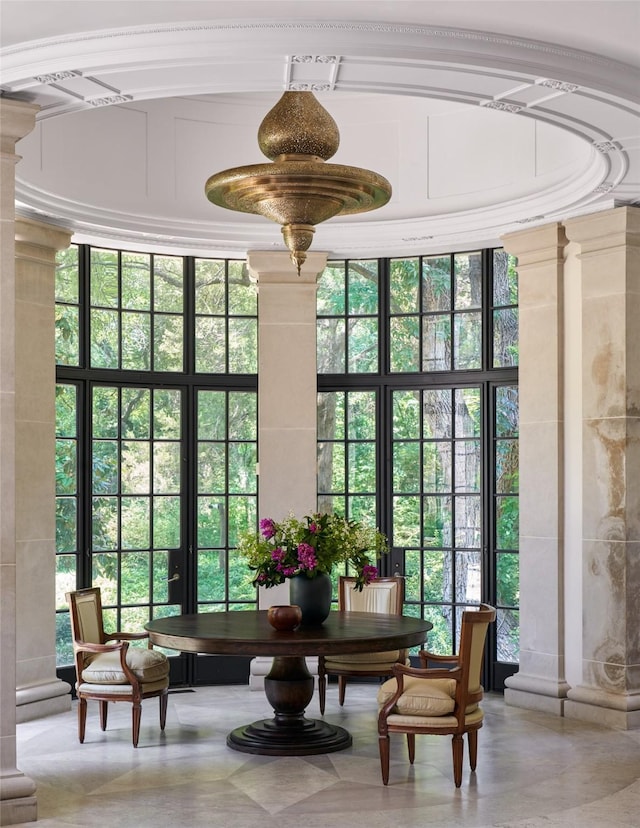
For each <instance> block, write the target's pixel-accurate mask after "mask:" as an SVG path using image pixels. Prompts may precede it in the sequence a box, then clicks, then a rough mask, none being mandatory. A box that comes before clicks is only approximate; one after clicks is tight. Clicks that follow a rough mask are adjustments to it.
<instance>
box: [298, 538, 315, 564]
mask: <svg viewBox="0 0 640 828" xmlns="http://www.w3.org/2000/svg"><path fill="white" fill-rule="evenodd" d="M298 561H299V562H300V566H301V567H302V569H315V568H316V566H317V565H318V559H317V557H316V551H315V549H314V548H313V546H310V545H309V544H308V543H300V544H298Z"/></svg>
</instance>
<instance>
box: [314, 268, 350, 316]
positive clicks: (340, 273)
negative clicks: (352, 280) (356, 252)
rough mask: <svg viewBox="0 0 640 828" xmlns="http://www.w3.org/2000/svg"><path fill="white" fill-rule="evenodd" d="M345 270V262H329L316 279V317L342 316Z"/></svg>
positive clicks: (343, 309)
mask: <svg viewBox="0 0 640 828" xmlns="http://www.w3.org/2000/svg"><path fill="white" fill-rule="evenodd" d="M345 269H346V268H345V262H329V263H328V264H327V266H326V267H325V269H324V271H323V273H322V275H321V276H320V278H319V279H318V292H317V296H316V307H317V313H318V316H343V315H344V313H345V298H344V297H345Z"/></svg>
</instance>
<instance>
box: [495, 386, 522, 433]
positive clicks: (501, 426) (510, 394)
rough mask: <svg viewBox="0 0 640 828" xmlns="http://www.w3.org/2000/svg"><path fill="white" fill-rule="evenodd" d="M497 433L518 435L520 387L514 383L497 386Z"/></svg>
mask: <svg viewBox="0 0 640 828" xmlns="http://www.w3.org/2000/svg"><path fill="white" fill-rule="evenodd" d="M496 434H497V436H498V437H517V435H518V389H517V387H516V386H514V385H505V386H503V387H501V388H496Z"/></svg>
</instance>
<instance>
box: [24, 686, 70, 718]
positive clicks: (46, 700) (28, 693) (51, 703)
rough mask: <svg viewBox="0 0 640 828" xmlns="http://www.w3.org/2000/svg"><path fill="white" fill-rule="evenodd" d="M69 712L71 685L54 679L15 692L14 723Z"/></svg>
mask: <svg viewBox="0 0 640 828" xmlns="http://www.w3.org/2000/svg"><path fill="white" fill-rule="evenodd" d="M68 710H71V685H70V684H67V682H66V681H61V680H60V679H55V681H48V682H47V683H46V684H37V685H33V686H30V687H20V688H18V689H17V690H16V722H17V723H18V724H19V723H21V722H30V721H32V720H33V719H41V718H42V717H43V716H53V715H54V714H56V713H66V712H67V711H68Z"/></svg>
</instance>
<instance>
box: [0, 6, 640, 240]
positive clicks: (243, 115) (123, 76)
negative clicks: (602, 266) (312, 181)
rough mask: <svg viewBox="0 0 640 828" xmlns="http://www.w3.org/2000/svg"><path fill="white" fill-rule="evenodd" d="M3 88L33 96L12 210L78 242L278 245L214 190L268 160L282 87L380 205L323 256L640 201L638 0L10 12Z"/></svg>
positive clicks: (328, 227)
mask: <svg viewBox="0 0 640 828" xmlns="http://www.w3.org/2000/svg"><path fill="white" fill-rule="evenodd" d="M0 42H1V44H2V50H1V51H0V67H1V70H2V74H1V76H0V79H1V81H2V83H1V87H0V88H1V89H2V91H3V94H5V95H9V96H11V97H14V98H19V99H23V100H28V101H33V102H36V103H38V104H39V105H40V107H41V109H40V113H39V116H38V123H37V126H36V129H35V130H34V132H33V133H32V134H31V135H29V136H27V137H26V138H25V139H23V141H21V142H20V143H19V145H18V152H19V153H20V154H21V155H22V156H23V160H22V161H21V162H20V164H19V165H18V167H17V179H18V180H17V198H18V200H19V210H20V212H21V213H23V214H26V215H33V216H38V217H40V218H44V219H45V220H51V221H56V222H58V223H63V224H65V225H66V226H68V227H70V228H71V229H73V230H74V231H75V234H76V236H75V238H76V240H78V241H81V240H88V241H94V242H97V243H106V244H114V243H115V244H118V245H123V246H129V247H137V248H138V249H140V248H142V247H144V246H147V245H148V246H149V247H152V248H156V249H157V248H158V247H162V248H169V249H172V250H176V251H182V252H193V253H197V254H202V255H223V256H234V255H241V256H244V255H245V253H246V251H247V250H248V249H256V248H262V249H268V248H283V249H284V246H283V243H282V240H281V236H280V232H279V228H278V227H277V225H275V224H272V223H271V222H269V221H267V220H266V219H263V218H260V217H256V216H248V215H245V214H241V213H235V212H230V211H227V210H223V209H222V208H218V207H214V206H213V205H211V204H210V203H209V202H208V201H207V200H206V198H205V196H204V182H205V181H206V179H207V178H208V177H209V176H210V175H211V174H212V173H214V172H219V171H220V170H223V169H226V168H228V167H232V166H237V165H242V164H250V163H260V162H261V161H263V160H264V159H263V157H262V156H261V155H260V152H259V149H258V146H257V139H256V136H257V130H258V126H259V124H260V121H261V120H262V118H263V117H264V115H265V114H266V112H267V111H268V110H269V109H270V108H271V106H273V104H275V102H276V101H277V99H278V97H279V95H280V94H281V93H282V92H283V91H284V90H286V89H312V90H317V96H318V98H319V99H320V100H321V102H322V103H323V105H324V106H325V107H326V108H327V109H328V110H329V111H330V113H331V114H332V115H333V117H334V118H335V120H336V121H337V123H338V126H339V128H340V134H341V144H340V149H339V151H338V153H337V154H336V156H335V157H334V159H332V160H333V161H335V162H337V163H343V164H349V165H354V166H363V167H367V168H369V169H372V170H375V171H376V172H379V173H381V174H382V175H384V176H385V177H386V178H388V179H389V180H390V181H391V183H392V186H393V196H392V199H391V201H390V203H389V204H388V205H387V206H385V207H383V208H382V209H380V210H378V211H376V212H375V213H368V214H364V215H362V216H354V217H350V218H348V219H347V218H345V219H339V218H336V219H332V220H330V221H329V222H325V223H324V224H322V225H319V226H318V228H317V230H316V235H315V238H314V243H313V248H314V249H315V250H327V251H329V253H330V254H332V255H338V256H342V255H344V256H370V255H397V254H402V255H405V254H407V253H411V252H416V253H430V252H439V251H442V250H445V249H451V248H452V247H454V248H457V249H463V248H465V247H466V248H469V247H472V246H476V245H481V244H497V243H498V240H499V237H500V235H501V234H503V233H505V232H509V231H512V230H514V229H519V228H521V227H522V226H523V225H531V223H542V222H546V221H553V220H554V219H556V218H559V217H561V216H568V215H576V214H579V213H584V212H588V211H592V210H597V209H602V208H604V207H609V206H612V205H613V204H615V203H637V202H638V200H639V199H640V118H639V114H640V107H639V102H640V95H639V90H640V46H639V44H640V3H638V2H635V0H634V1H633V2H616V1H615V0H610V1H609V2H607V1H606V0H605V1H604V2H579V1H578V0H574V1H573V2H562V1H561V0H558V2H555V0H548V2H527V0H501V2H483V0H475V2H468V1H463V0H460V1H459V2H458V1H457V0H449V2H446V3H444V2H428V0H416V2H403V0H395V2H366V0H362V1H361V2H359V1H358V0H356V1H355V2H349V0H342V2H331V0H328V1H327V2H323V3H320V2H312V1H311V0H290V1H288V0H285V1H284V2H282V0H281V1H280V2H273V3H270V2H266V0H258V2H254V0H234V2H233V3H228V2H225V3H222V2H216V1H215V0H208V1H207V2H185V0H182V2H179V3H178V2H155V1H154V0H143V2H133V0H128V1H127V2H119V0H111V1H110V2H102V1H101V0H87V1H85V0H72V1H71V2H57V0H48V1H47V2H31V0H1V2H0Z"/></svg>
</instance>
